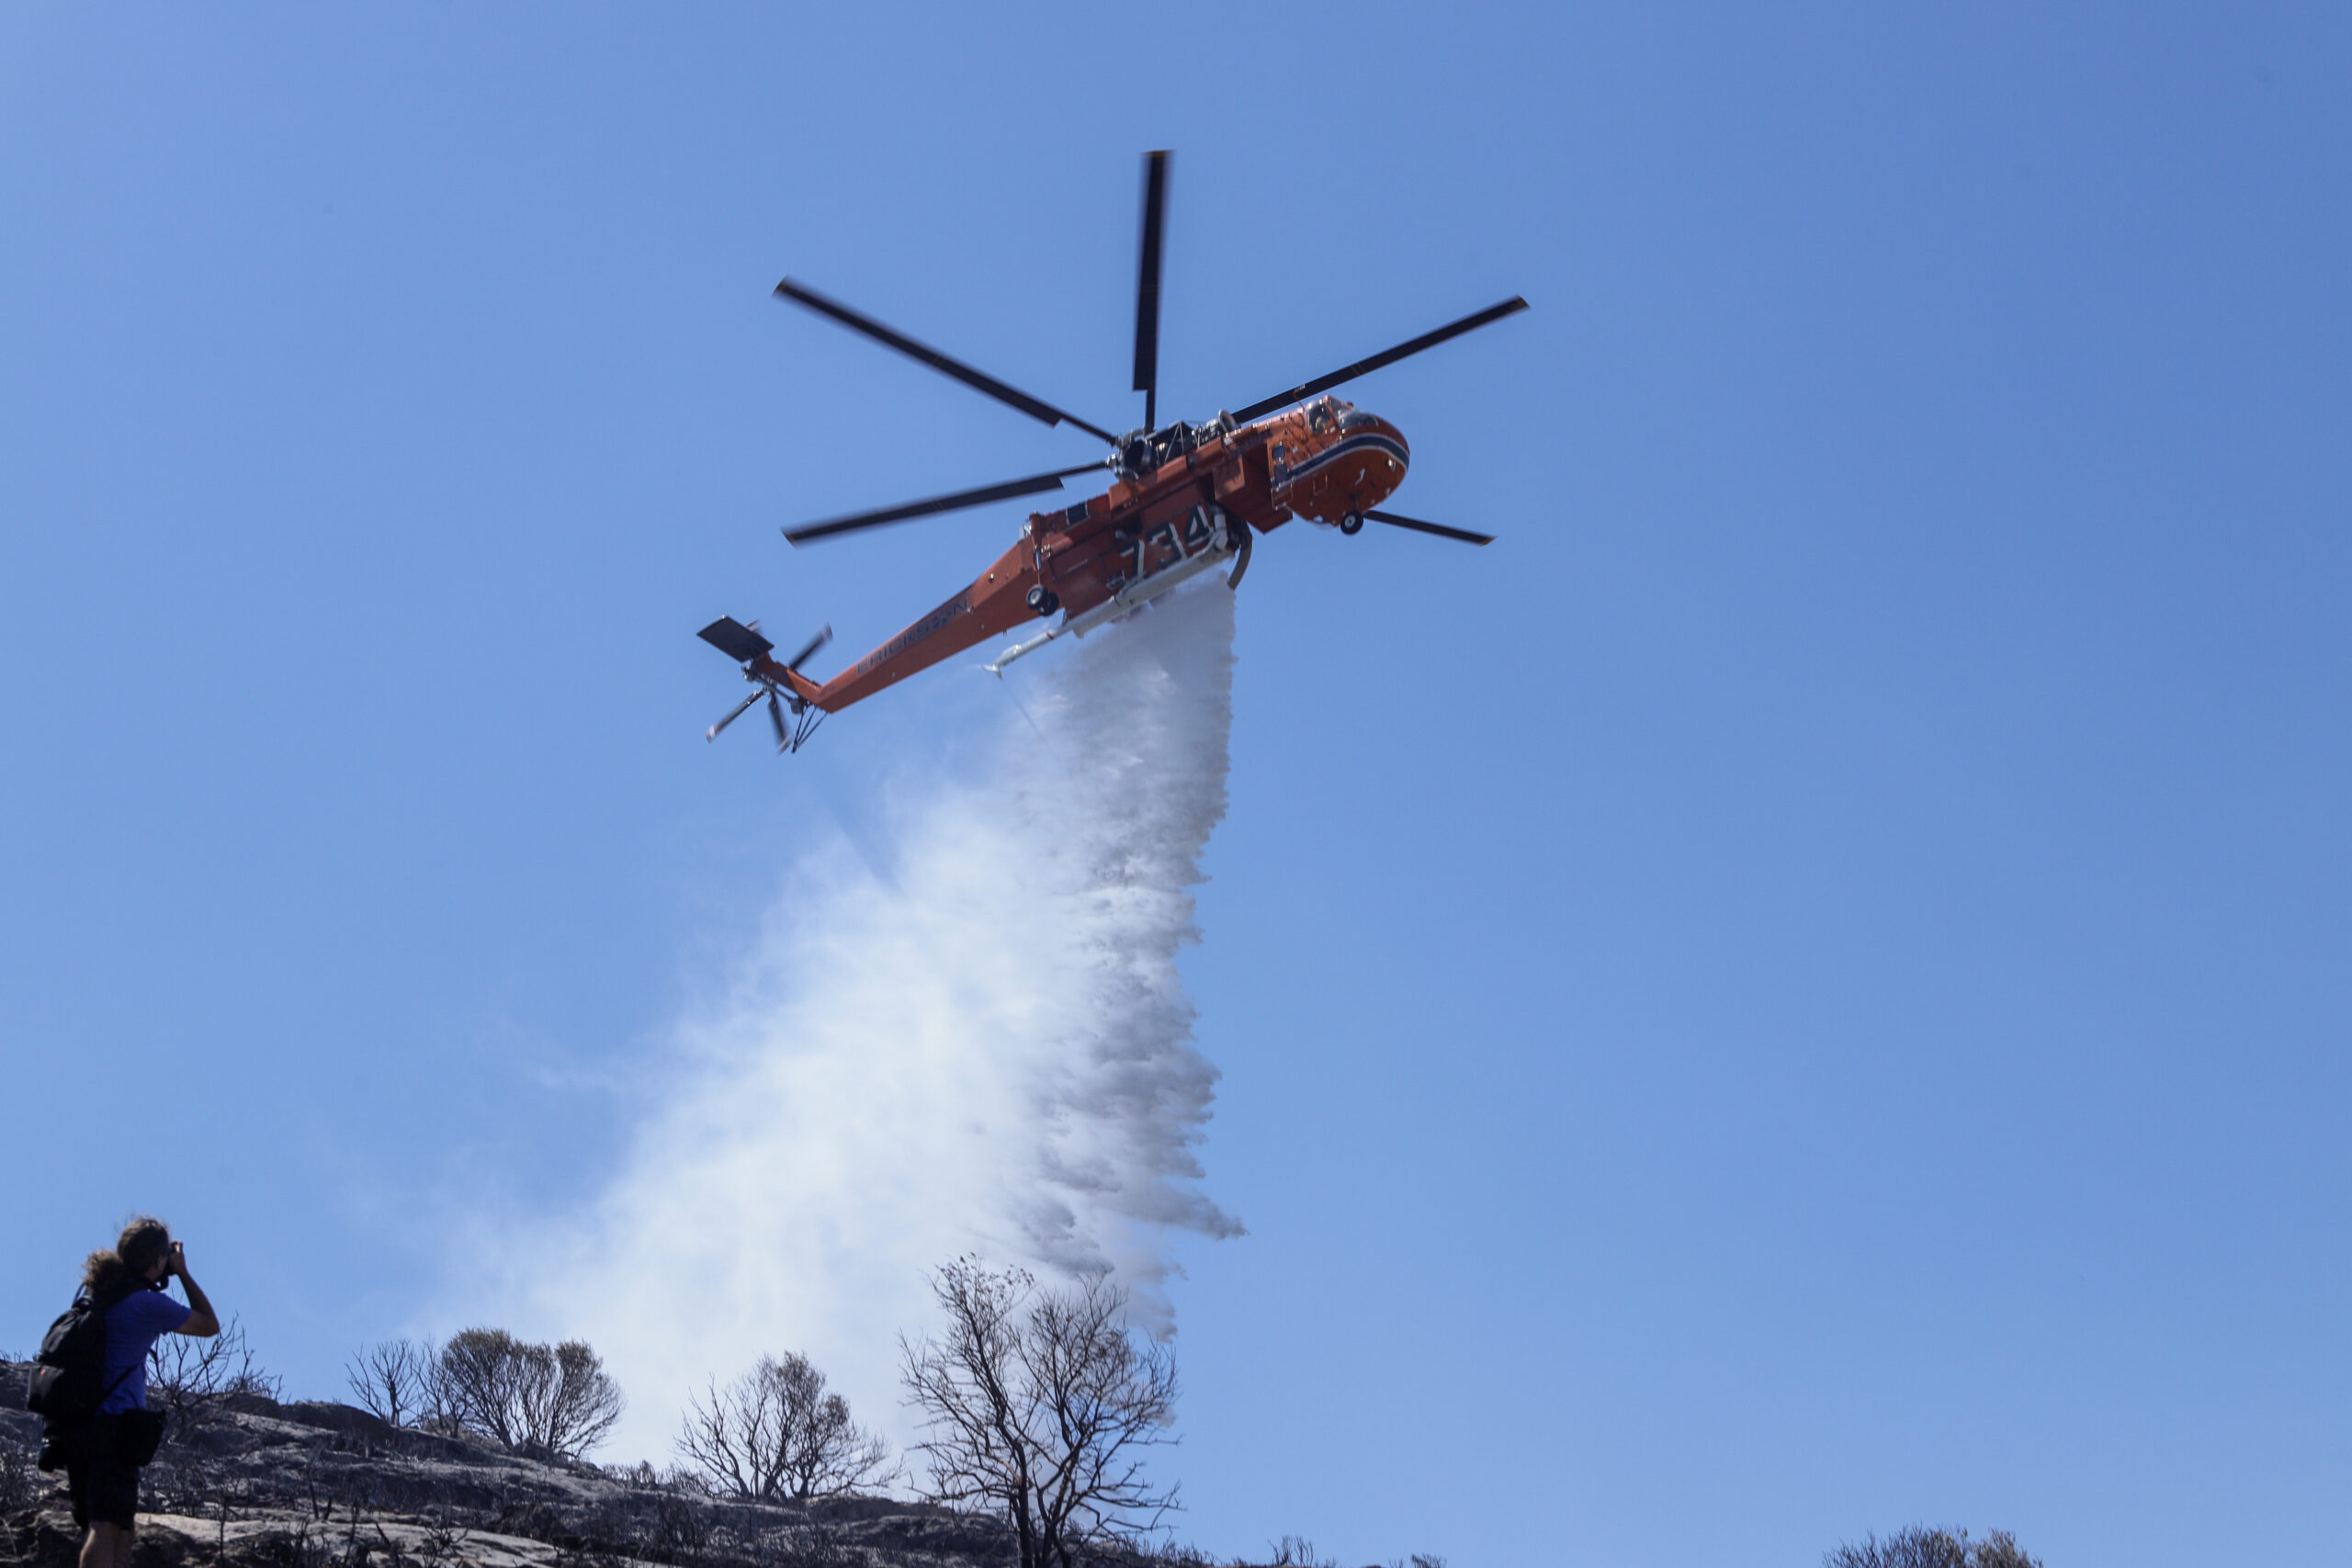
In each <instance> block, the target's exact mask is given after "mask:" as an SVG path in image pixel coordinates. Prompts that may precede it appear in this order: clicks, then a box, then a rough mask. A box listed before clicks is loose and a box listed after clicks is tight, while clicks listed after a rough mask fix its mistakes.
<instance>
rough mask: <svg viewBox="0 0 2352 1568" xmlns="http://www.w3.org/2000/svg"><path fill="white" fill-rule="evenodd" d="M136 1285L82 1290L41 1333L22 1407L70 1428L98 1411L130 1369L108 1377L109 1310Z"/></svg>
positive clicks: (128, 1294)
mask: <svg viewBox="0 0 2352 1568" xmlns="http://www.w3.org/2000/svg"><path fill="white" fill-rule="evenodd" d="M137 1288H138V1287H137V1286H136V1285H135V1284H134V1285H126V1286H124V1287H121V1288H119V1289H117V1290H111V1291H107V1292H105V1293H104V1294H102V1295H96V1296H94V1295H92V1294H91V1293H90V1292H88V1291H86V1290H85V1291H84V1292H82V1293H81V1294H79V1295H77V1296H75V1297H74V1304H73V1305H72V1306H70V1307H68V1308H66V1309H65V1311H64V1312H62V1313H61V1314H58V1318H57V1321H56V1322H55V1323H52V1324H51V1325H49V1332H48V1334H46V1335H45V1336H43V1337H42V1338H41V1342H40V1357H39V1358H38V1359H37V1363H36V1365H35V1366H34V1368H33V1375H32V1380H31V1382H30V1383H29V1384H28V1387H27V1388H26V1390H25V1408H26V1409H28V1410H29V1411H31V1412H32V1413H33V1414H34V1415H36V1416H48V1417H49V1424H50V1425H51V1427H70V1426H73V1425H74V1424H75V1423H76V1422H80V1421H85V1420H87V1419H89V1418H90V1417H91V1416H95V1415H96V1414H97V1413H98V1406H99V1405H101V1404H105V1403H106V1402H107V1396H108V1395H109V1394H111V1393H114V1391H115V1390H116V1389H118V1388H120V1387H121V1386H122V1381H123V1379H125V1378H127V1377H129V1376H130V1373H131V1370H132V1369H130V1368H129V1367H125V1368H124V1369H123V1370H122V1371H120V1372H119V1373H118V1374H116V1376H115V1377H114V1378H113V1380H112V1381H108V1380H107V1313H108V1312H110V1311H112V1310H113V1308H114V1307H115V1305H116V1304H117V1303H119V1302H122V1301H124V1300H126V1299H128V1298H129V1296H130V1292H132V1291H133V1290H136V1289H137Z"/></svg>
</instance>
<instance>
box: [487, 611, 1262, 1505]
mask: <svg viewBox="0 0 2352 1568" xmlns="http://www.w3.org/2000/svg"><path fill="white" fill-rule="evenodd" d="M1232 600H1233V596H1232V595H1231V594H1230V593H1228V592H1226V591H1225V590H1224V589H1223V588H1222V587H1221V586H1209V587H1205V588H1202V589H1197V590H1193V591H1190V592H1178V593H1175V594H1172V595H1170V597H1168V598H1167V599H1165V600H1162V601H1161V602H1159V604H1156V605H1155V606H1154V607H1153V608H1152V609H1151V610H1150V611H1149V612H1148V613H1146V614H1143V615H1137V616H1136V617H1134V618H1133V619H1131V620H1129V621H1127V622H1125V623H1123V624H1121V625H1118V626H1111V627H1107V628H1105V629H1103V631H1100V632H1098V633H1096V634H1095V635H1094V636H1092V637H1089V638H1087V639H1086V641H1085V642H1084V643H1083V644H1081V645H1080V647H1079V648H1078V649H1075V650H1074V651H1073V653H1072V655H1071V656H1070V657H1069V659H1068V660H1065V661H1063V662H1062V664H1061V666H1060V668H1058V669H1057V670H1055V671H1053V672H1052V674H1051V675H1050V676H1049V677H1048V679H1047V680H1046V681H1045V682H1041V683H1040V686H1039V688H1038V689H1037V693H1036V694H1035V696H1033V697H1032V698H1031V700H1030V701H1029V703H1028V705H1027V706H1028V711H1029V713H1030V715H1031V716H1033V718H1034V721H1035V728H1034V729H1033V728H1031V726H1030V725H1029V724H1025V723H1023V722H1021V721H1020V720H1019V719H1016V718H1012V716H1010V715H1008V729H1007V732H1006V734H1005V735H1004V736H1002V737H1001V739H1000V740H999V742H998V750H997V756H996V761H995V762H994V763H993V764H992V765H991V766H989V767H988V768H986V769H984V770H983V771H982V777H981V779H980V781H979V782H978V783H977V784H967V785H955V786H941V787H940V788H939V790H938V792H937V793H936V794H935V795H933V796H932V797H931V798H929V799H926V800H922V801H920V802H918V803H916V804H914V805H913V806H912V807H911V808H910V809H909V810H908V811H907V812H906V813H905V819H904V821H903V823H902V824H901V826H900V827H899V829H898V830H897V835H896V836H897V838H898V839H899V857H898V870H897V874H896V876H895V877H894V878H892V879H891V881H890V883H888V884H887V885H886V884H885V883H884V882H882V881H879V880H877V879H876V877H875V876H874V875H873V874H871V873H870V872H869V871H867V870H866V869H865V865H864V863H862V862H861V861H860V860H858V859H857V858H856V857H855V856H854V855H853V854H850V853H848V852H846V851H845V850H843V849H842V848H841V847H839V846H836V848H835V849H834V850H832V851H831V852H820V853H819V854H818V855H816V856H815V857H814V858H812V860H811V861H810V862H809V863H806V864H803V865H801V866H800V867H798V868H797V871H796V873H795V874H794V876H793V878H792V884H791V886H790V888H789V890H788V893H787V896H786V898H785V900H784V901H783V903H782V905H781V907H780V908H779V909H778V910H777V912H776V913H775V916H774V917H773V918H772V919H771V920H770V922H769V924H768V927H767V929H766V931H764V932H763V936H762V938H761V939H760V941H759V942H758V943H757V944H756V947H755V950H754V951H753V952H752V953H749V954H748V955H747V956H746V959H745V962H744V964H743V966H742V970H741V975H740V976H739V977H738V979H737V981H736V984H735V985H734V987H732V990H731V992H730V993H729V996H728V998H726V1000H725V1002H724V1004H723V1005H722V1006H720V1007H719V1008H718V1009H717V1010H714V1012H713V1015H712V1016H709V1017H707V1018H704V1019H701V1020H698V1021H694V1022H692V1023H689V1024H688V1025H686V1026H684V1028H683V1030H682V1034H683V1035H684V1043H685V1044H686V1045H687V1046H688V1047H689V1048H690V1051H691V1054H692V1055H693V1056H694V1058H695V1061H696V1062H697V1064H698V1065H697V1066H696V1068H695V1072H694V1074H693V1076H692V1077H691V1079H690V1081H688V1082H686V1083H684V1084H683V1085H681V1086H679V1087H678V1088H677V1089H676V1090H675V1092H674V1093H673V1095H671V1096H670V1097H669V1099H668V1100H667V1102H666V1103H664V1104H663V1105H662V1106H661V1107H660V1108H659V1109H658V1110H656V1111H654V1112H653V1113H652V1114H651V1116H650V1120H649V1122H648V1123H647V1125H646V1126H645V1127H644V1128H643V1130H642V1132H641V1134H640V1135H639V1141H638V1143H637V1145H636V1146H635V1147H634V1149H633V1151H632V1153H631V1156H630V1158H629V1160H628V1165H627V1167H626V1168H625V1170H624V1172H623V1174H622V1175H621V1176H620V1177H619V1179H617V1180H616V1182H615V1183H614V1185H613V1187H612V1188H611V1190H609V1191H608V1192H607V1193H606V1194H605V1196H604V1198H603V1199H602V1200H601V1201H599V1202H598V1204H597V1205H596V1207H595V1209H594V1212H593V1214H592V1216H591V1217H590V1219H589V1221H588V1222H587V1224H586V1225H585V1226H584V1227H583V1230H582V1233H581V1234H580V1235H578V1236H577V1237H576V1250H575V1251H573V1252H571V1255H570V1256H569V1258H568V1261H567V1260H557V1261H556V1262H555V1266H554V1267H553V1268H552V1269H550V1270H549V1272H548V1274H546V1275H544V1276H542V1280H543V1281H544V1283H545V1285H546V1290H545V1292H544V1294H543V1296H542V1298H541V1300H539V1301H538V1302H537V1303H536V1304H535V1306H534V1308H533V1309H532V1310H531V1311H530V1313H529V1316H530V1317H532V1318H534V1319H537V1320H538V1321H539V1322H540V1323H542V1324H544V1325H546V1328H547V1329H548V1331H552V1332H554V1333H557V1334H560V1335H562V1336H564V1337H583V1338H586V1339H588V1340H589V1341H590V1342H591V1343H592V1344H594V1346H595V1347H596V1348H597V1349H598V1351H599V1352H600V1353H601V1354H603V1355H604V1356H605V1361H606V1364H607V1366H608V1367H609V1368H610V1369H611V1370H612V1371H613V1372H614V1374H615V1376H616V1378H617V1379H618V1380H619V1382H620V1383H621V1385H622V1387H623V1388H624V1389H625V1390H626V1391H627V1392H628V1395H629V1398H630V1401H631V1409H630V1415H629V1416H628V1419H627V1421H626V1422H625V1424H624V1426H623V1427H621V1428H620V1429H619V1430H618V1431H617V1432H616V1437H615V1441H614V1444H613V1447H612V1450H610V1451H611V1452H612V1453H613V1454H615V1455H619V1456H622V1457H629V1458H634V1457H647V1458H651V1459H654V1460H656V1461H664V1460H666V1458H667V1456H668V1453H669V1447H670V1439H671V1438H672V1436H673V1434H674V1433H675V1431H676V1429H677V1426H676V1423H677V1413H678V1411H679V1410H680V1409H681V1408H682V1407H683V1405H684V1401H685V1398H686V1396H687V1395H688V1394H689V1393H692V1392H695V1391H697V1390H699V1389H700V1388H701V1386H702V1385H703V1383H704V1382H706V1381H707V1380H708V1379H710V1378H712V1377H716V1378H718V1380H719V1381H721V1382H725V1381H727V1380H729V1379H731V1378H733V1377H734V1376H736V1375H737V1374H738V1373H740V1372H741V1371H743V1370H744V1369H746V1368H748V1367H749V1366H750V1365H751V1363H752V1360H753V1359H755V1358H756V1357H758V1356H759V1355H761V1354H763V1353H776V1352H780V1351H784V1350H798V1351H802V1352H804V1353H806V1354H808V1355H809V1357H810V1358H811V1359H813V1360H815V1361H816V1362H817V1364H818V1365H819V1366H820V1368H822V1369H824V1370H825V1371H827V1372H828V1374H829V1375H830V1376H831V1378H832V1380H833V1382H834V1384H835V1386H837V1387H839V1388H841V1389H842V1390H843V1392H845V1393H847V1394H848V1395H849V1397H850V1399H851V1402H852V1404H853V1405H854V1407H855V1408H856V1410H857V1412H858V1414H859V1416H861V1418H862V1419H865V1420H866V1421H868V1422H869V1423H875V1424H879V1425H881V1426H883V1427H886V1428H892V1427H898V1426H899V1421H898V1386H897V1377H896V1366H897V1342H896V1337H897V1335H898V1334H899V1331H900V1330H902V1329H903V1330H907V1331H910V1332H915V1331H920V1330H922V1329H923V1328H925V1327H927V1326H929V1325H930V1322H931V1317H932V1304H931V1301H930V1297H929V1293H928V1291H927V1288H926V1285H925V1282H924V1276H925V1273H926V1271H927V1270H930V1269H935V1268H937V1267H938V1266H939V1265H940V1264H942V1263H944V1262H946V1261H948V1260H949V1259H951V1258H956V1257H957V1256H958V1255H960V1254H963V1253H966V1252H971V1251H978V1252H979V1253H981V1254H983V1255H985V1256H986V1257H988V1258H989V1259H991V1260H992V1261H996V1262H1001V1263H1012V1262H1019V1263H1024V1264H1027V1265H1029V1266H1031V1267H1033V1268H1036V1269H1039V1270H1040V1271H1041V1272H1051V1271H1061V1272H1073V1273H1074V1272H1084V1271H1098V1270H1103V1269H1109V1270H1113V1271H1114V1272H1115V1274H1116V1276H1117V1277H1118V1279H1119V1280H1120V1281H1121V1282H1122V1283H1124V1284H1125V1285H1127V1286H1128V1287H1129V1288H1130V1289H1131V1290H1133V1291H1134V1292H1136V1299H1137V1305H1138V1307H1139V1309H1140V1310H1141V1311H1142V1312H1143V1313H1144V1314H1146V1316H1147V1319H1148V1325H1150V1326H1152V1327H1153V1328H1155V1329H1156V1330H1158V1331H1160V1332H1168V1331H1170V1330H1171V1329H1172V1325H1173V1318H1172V1313H1171V1309H1170V1304H1169V1302H1168V1300H1167V1296H1166V1293H1165V1292H1164V1290H1163V1288H1162V1286H1163V1281H1164V1280H1165V1279H1166V1277H1167V1275H1168V1273H1169V1270H1170V1263H1169V1261H1168V1258H1167V1256H1166V1252H1165V1240H1166V1236H1167V1234H1168V1233H1169V1232H1170V1231H1174V1230H1186V1231H1193V1232H1197V1233H1200V1234H1204V1235H1214V1236H1229V1235H1238V1233H1239V1231H1240V1226H1239V1224H1237V1223H1236V1222H1235V1221H1234V1220H1233V1219H1232V1218H1231V1217H1229V1216H1228V1215H1227V1214H1226V1213H1223V1212H1222V1211H1220V1210H1219V1209H1218V1208H1217V1207H1216V1205H1215V1204H1214V1203H1212V1202H1211V1201H1209V1200H1208V1198H1207V1197H1206V1196H1205V1195H1204V1194H1203V1193H1202V1191H1201V1190H1199V1188H1198V1186H1197V1185H1196V1183H1197V1181H1198V1179H1199V1178H1200V1176H1201V1168H1200V1165H1199V1163H1198V1160H1197V1159H1196V1157H1195V1153H1194V1150H1195V1146H1196V1145H1197V1144H1198V1143H1199V1141H1200V1138H1201V1136H1202V1130H1203V1128H1204V1124H1205V1123H1206V1122H1207V1120H1208V1116H1209V1107H1210V1101H1211V1100H1212V1098H1213V1095H1212V1089H1213V1086H1214V1084H1215V1082H1216V1069H1215V1068H1213V1067H1211V1066H1209V1064H1208V1063H1207V1061H1206V1060H1205V1059H1204V1058H1203V1056H1202V1055H1201V1054H1200V1053H1199V1052H1198V1051H1197V1050H1196V1049H1194V1047H1193V1028H1192V1025H1193V1016H1194V1015H1193V1008H1192V1005H1191V1003H1190V1002H1189V1001H1188V1000H1187V999H1186V998H1185V996H1184V992H1183V988H1182V986H1181V984H1180V983H1179V981H1178V978H1177V974H1176V966H1175V959H1176V954H1177V952H1178V950H1179V949H1180V948H1181V947H1182V945H1183V944H1184V943H1186V942H1190V941H1192V940H1194V938H1195V934H1196V933H1195V931H1194V930H1193V896H1192V892H1191V889H1192V887H1193V886H1194V885H1195V884H1197V883H1198V882H1199V881H1200V880H1201V874H1200V870H1199V861H1200V854H1201V851H1202V848H1203V846H1204V844H1205V843H1206V842H1207V840H1208V836H1209V832H1210V829H1212V828H1214V827H1215V826H1216V822H1217V820H1218V819H1219V818H1221V817H1223V816H1224V814H1225V803H1226V793H1225V778H1226V767H1227V737H1228V732H1229V730H1230V728H1231V721H1232V702H1231V695H1232V668H1233V604H1232ZM828 739H836V738H835V737H829V738H828Z"/></svg>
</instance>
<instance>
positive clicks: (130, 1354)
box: [98, 1291, 196, 1416]
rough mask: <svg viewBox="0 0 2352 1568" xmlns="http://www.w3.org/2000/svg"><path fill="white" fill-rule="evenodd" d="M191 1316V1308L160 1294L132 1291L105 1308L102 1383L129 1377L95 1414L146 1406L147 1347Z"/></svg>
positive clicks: (108, 1413)
mask: <svg viewBox="0 0 2352 1568" xmlns="http://www.w3.org/2000/svg"><path fill="white" fill-rule="evenodd" d="M195 1314H196V1309H195V1308H193V1307H187V1306H182V1305H181V1304H180V1303H178V1302H175V1301H174V1300H173V1299H172V1298H171V1297H169V1296H167V1295H165V1294H164V1292H161V1291H133V1292H130V1294H129V1295H127V1296H125V1297H123V1298H122V1300H120V1301H119V1302H117V1303H115V1304H114V1305H113V1306H111V1307H109V1308H107V1371H106V1379H105V1382H114V1380H115V1379H116V1378H118V1377H121V1375H122V1373H123V1372H125V1371H129V1372H130V1376H129V1377H126V1378H123V1379H122V1382H121V1383H120V1384H119V1385H118V1386H117V1387H116V1389H115V1391H114V1392H113V1393H110V1394H108V1395H107V1397H106V1401H105V1403H104V1404H100V1405H99V1406H98V1414H99V1415H101V1416H110V1415H113V1414H114V1413H116V1412H118V1411H122V1410H139V1409H143V1408H144V1407H145V1406H146V1404H147V1348H148V1347H149V1346H151V1345H153V1344H154V1343H155V1341H156V1340H158V1339H161V1338H162V1337H164V1335H166V1334H169V1333H170V1332H171V1331H172V1330H173V1329H175V1328H177V1327H178V1326H179V1325H181V1324H183V1323H186V1322H187V1320H188V1319H189V1318H190V1317H193V1316H194V1315H195ZM100 1386H101V1387H103V1386H104V1383H101V1384H100Z"/></svg>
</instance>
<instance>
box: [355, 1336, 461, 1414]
mask: <svg viewBox="0 0 2352 1568" xmlns="http://www.w3.org/2000/svg"><path fill="white" fill-rule="evenodd" d="M437 1356H438V1352H436V1351H435V1349H434V1348H433V1345H432V1343H431V1342H430V1341H428V1340H420V1339H386V1340H383V1341H380V1342H379V1343H378V1344H374V1345H370V1346H368V1348H366V1349H365V1350H362V1351H360V1352H359V1354H358V1355H356V1356H355V1357H353V1358H352V1359H350V1360H349V1361H347V1362H345V1364H344V1369H343V1375H344V1380H345V1382H348V1383H349V1384H350V1385H351V1392H352V1393H354V1394H356V1395H357V1396H358V1400H359V1404H360V1407H361V1408H362V1409H364V1410H366V1411H367V1412H368V1414H369V1415H371V1416H376V1417H377V1418H378V1419H379V1420H381V1421H383V1422H384V1423H385V1424H386V1425H388V1426H392V1427H413V1426H415V1425H417V1423H418V1421H419V1419H420V1418H422V1417H424V1416H426V1415H428V1414H430V1413H431V1410H432V1405H433V1397H432V1389H433V1381H434V1377H435V1371H436V1369H435V1361H436V1359H437Z"/></svg>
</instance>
